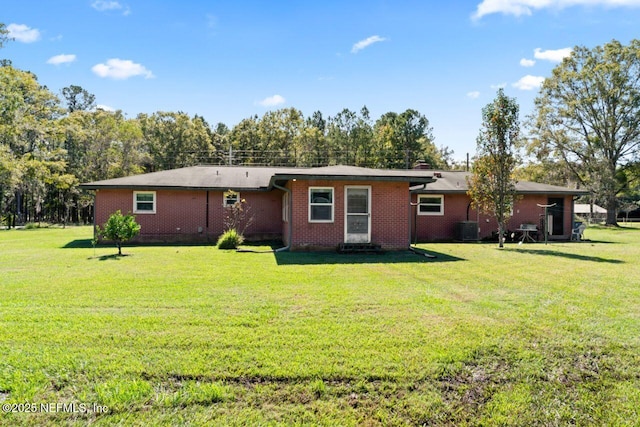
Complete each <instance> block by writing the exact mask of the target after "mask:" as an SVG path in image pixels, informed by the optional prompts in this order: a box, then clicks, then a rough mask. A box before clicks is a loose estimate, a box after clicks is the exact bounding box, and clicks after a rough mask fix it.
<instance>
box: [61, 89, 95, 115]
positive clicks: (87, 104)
mask: <svg viewBox="0 0 640 427" xmlns="http://www.w3.org/2000/svg"><path fill="white" fill-rule="evenodd" d="M62 96H63V97H64V99H65V100H66V101H67V110H69V112H70V113H73V112H74V111H78V110H80V111H89V110H92V109H94V108H95V107H96V97H95V95H93V94H91V93H89V92H88V91H87V90H86V89H83V88H82V87H80V86H76V85H71V86H68V87H65V88H63V89H62Z"/></svg>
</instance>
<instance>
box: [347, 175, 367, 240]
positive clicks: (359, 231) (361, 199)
mask: <svg viewBox="0 0 640 427" xmlns="http://www.w3.org/2000/svg"><path fill="white" fill-rule="evenodd" d="M344 198H345V206H346V209H345V220H344V240H345V243H369V242H371V187H362V186H348V187H345V195H344Z"/></svg>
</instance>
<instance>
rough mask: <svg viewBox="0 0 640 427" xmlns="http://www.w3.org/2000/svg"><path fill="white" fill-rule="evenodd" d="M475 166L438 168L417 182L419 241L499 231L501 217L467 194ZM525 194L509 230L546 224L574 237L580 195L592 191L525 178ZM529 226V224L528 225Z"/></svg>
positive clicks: (521, 186)
mask: <svg viewBox="0 0 640 427" xmlns="http://www.w3.org/2000/svg"><path fill="white" fill-rule="evenodd" d="M470 175H471V173H470V172H457V171H447V172H445V171H443V172H434V178H435V182H434V183H432V184H429V185H427V186H414V187H412V188H411V193H412V199H411V200H412V202H413V203H415V204H417V210H416V213H415V221H414V222H415V225H414V229H413V231H412V233H413V238H414V240H417V241H445V240H452V239H454V240H462V241H465V240H478V239H485V238H490V237H491V236H493V235H496V234H497V230H498V224H497V222H496V220H495V218H493V217H491V216H488V215H485V214H482V213H481V212H479V211H478V210H477V209H473V207H472V206H471V199H470V198H469V196H468V195H467V190H468V186H467V179H468V178H469V177H470ZM516 191H517V193H518V195H519V198H518V200H516V202H515V204H514V206H513V213H512V217H511V219H510V221H509V223H508V225H507V229H508V234H509V236H511V235H512V234H513V235H514V237H515V238H518V237H520V236H521V234H522V232H523V228H528V229H529V230H532V229H535V231H536V233H537V234H538V236H537V237H538V238H541V237H542V236H543V234H542V232H543V230H544V226H545V208H544V207H543V206H548V207H547V208H546V225H547V230H548V238H549V239H552V240H553V239H555V240H569V239H570V238H571V230H572V228H573V220H574V214H575V212H574V198H575V197H576V196H580V195H584V194H587V192H586V191H583V190H576V189H570V188H566V187H560V186H555V185H547V184H539V183H535V182H524V181H520V182H517V183H516ZM523 226H524V227H523Z"/></svg>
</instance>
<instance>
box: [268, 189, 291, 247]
mask: <svg viewBox="0 0 640 427" xmlns="http://www.w3.org/2000/svg"><path fill="white" fill-rule="evenodd" d="M273 186H274V187H275V188H277V189H278V190H282V191H284V192H285V193H287V194H289V206H288V210H289V218H288V219H289V242H287V244H286V246H284V247H282V248H278V249H275V250H274V251H273V252H284V251H288V250H289V249H290V248H291V242H292V241H293V194H292V193H291V190H290V189H288V188H287V187H283V186H281V185H278V184H276V183H275V182H274V183H273Z"/></svg>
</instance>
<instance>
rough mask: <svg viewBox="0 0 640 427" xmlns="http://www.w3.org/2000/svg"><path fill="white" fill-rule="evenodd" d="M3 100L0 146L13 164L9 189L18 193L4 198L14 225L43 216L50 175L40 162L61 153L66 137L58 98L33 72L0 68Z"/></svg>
mask: <svg viewBox="0 0 640 427" xmlns="http://www.w3.org/2000/svg"><path fill="white" fill-rule="evenodd" d="M0 100H1V101H2V102H1V104H0V146H4V147H5V149H4V151H5V154H4V155H3V157H4V158H5V160H6V159H11V161H12V162H13V166H12V167H11V169H12V173H11V175H12V177H13V178H12V179H11V181H12V185H11V186H8V187H7V188H8V189H10V191H14V194H13V195H8V194H6V193H5V194H4V195H3V199H4V202H3V203H4V204H5V211H7V210H8V211H10V212H11V214H12V216H13V222H14V223H15V222H17V223H23V222H24V221H25V220H26V219H27V218H28V217H29V216H31V217H35V216H38V215H39V214H40V208H41V207H42V206H43V203H42V202H43V199H42V198H43V197H44V196H43V195H44V194H45V193H46V190H47V189H46V184H47V183H46V182H44V181H43V179H44V177H46V176H48V175H47V174H46V173H41V172H43V171H44V170H45V169H46V165H39V164H38V161H40V160H45V161H46V160H47V159H50V158H52V157H59V156H60V154H61V153H60V150H59V149H60V148H61V145H62V139H63V138H62V137H63V135H62V132H60V126H59V121H58V118H59V117H60V116H61V114H62V109H61V108H60V107H59V100H58V98H57V97H56V96H55V95H54V94H53V93H51V92H50V91H49V90H48V89H47V88H46V86H42V85H40V84H39V83H38V80H37V78H36V76H35V75H34V74H33V73H30V72H26V71H21V70H18V69H16V68H13V67H11V66H8V65H5V66H2V67H0ZM32 160H33V161H32ZM41 166H43V167H44V168H43V167H41ZM25 173H27V174H26V175H25ZM5 176H6V174H5ZM23 177H26V178H28V179H26V180H23V179H22V178H23ZM31 191H32V192H31ZM3 193H4V190H3ZM8 202H11V203H14V208H9V207H8V206H7V205H6V204H7V203H8ZM7 208H8V209H7Z"/></svg>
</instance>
